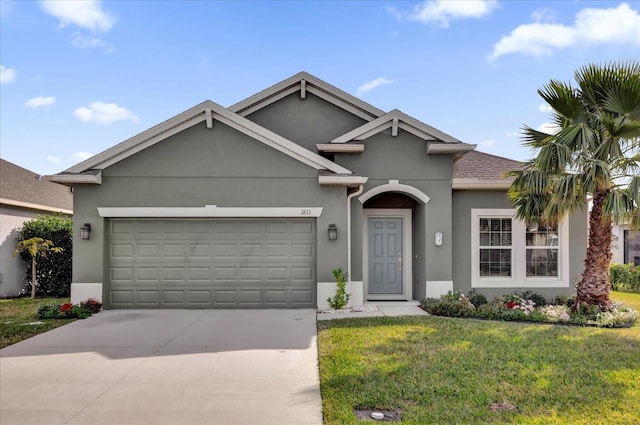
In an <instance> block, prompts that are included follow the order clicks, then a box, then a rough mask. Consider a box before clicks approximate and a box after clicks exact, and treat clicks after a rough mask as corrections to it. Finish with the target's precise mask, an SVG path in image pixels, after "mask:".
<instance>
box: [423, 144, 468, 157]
mask: <svg viewBox="0 0 640 425" xmlns="http://www.w3.org/2000/svg"><path fill="white" fill-rule="evenodd" d="M475 148H476V145H471V144H468V143H462V142H460V143H455V144H454V143H429V144H428V145H427V153H428V154H429V155H446V154H454V153H463V152H469V151H472V150H475Z"/></svg>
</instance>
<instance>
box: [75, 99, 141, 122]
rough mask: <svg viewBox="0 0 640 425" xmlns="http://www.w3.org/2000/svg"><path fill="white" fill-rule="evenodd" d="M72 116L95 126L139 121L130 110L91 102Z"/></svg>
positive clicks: (109, 104)
mask: <svg viewBox="0 0 640 425" xmlns="http://www.w3.org/2000/svg"><path fill="white" fill-rule="evenodd" d="M73 115H75V116H76V118H78V119H79V120H80V121H84V122H93V123H96V124H111V123H113V122H116V121H131V122H138V121H140V119H139V118H138V117H137V116H136V115H135V114H134V113H133V112H131V111H130V110H128V109H127V108H125V107H123V106H118V105H117V104H115V103H104V102H91V104H90V105H89V106H88V107H86V106H82V107H80V108H78V109H76V110H75V111H73Z"/></svg>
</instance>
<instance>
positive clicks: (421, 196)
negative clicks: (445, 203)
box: [358, 180, 431, 204]
mask: <svg viewBox="0 0 640 425" xmlns="http://www.w3.org/2000/svg"><path fill="white" fill-rule="evenodd" d="M384 192H401V193H406V194H407V195H410V196H411V197H413V198H414V199H417V200H419V201H420V202H422V203H423V204H426V203H427V202H429V200H430V199H431V198H429V196H427V194H426V193H424V192H422V191H421V190H420V189H417V188H415V187H413V186H409V185H406V184H402V183H400V181H399V180H389V183H387V184H381V185H380V186H376V187H374V188H373V189H371V190H368V191H366V192H365V193H364V194H363V195H362V196H360V197H359V198H358V200H359V201H360V202H361V203H363V204H364V203H365V202H367V201H368V200H369V199H371V198H373V197H374V196H376V195H379V194H381V193H384Z"/></svg>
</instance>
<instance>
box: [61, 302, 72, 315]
mask: <svg viewBox="0 0 640 425" xmlns="http://www.w3.org/2000/svg"><path fill="white" fill-rule="evenodd" d="M72 309H73V304H71V303H64V304H62V305H61V306H60V313H67V312H69V311H71V310H72Z"/></svg>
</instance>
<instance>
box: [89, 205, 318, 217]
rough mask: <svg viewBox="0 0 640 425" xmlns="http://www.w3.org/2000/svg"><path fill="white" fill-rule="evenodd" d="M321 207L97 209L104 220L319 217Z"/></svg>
mask: <svg viewBox="0 0 640 425" xmlns="http://www.w3.org/2000/svg"><path fill="white" fill-rule="evenodd" d="M322 210H323V207H304V206H303V207H218V206H217V205H205V206H204V207H98V215H99V216H100V217H105V218H157V217H174V218H209V217H210V218H236V217H241V218H243V217H262V218H270V217H274V218H275V217H284V218H293V217H320V215H321V214H322Z"/></svg>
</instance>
